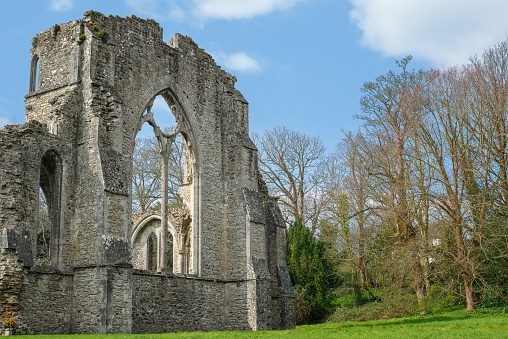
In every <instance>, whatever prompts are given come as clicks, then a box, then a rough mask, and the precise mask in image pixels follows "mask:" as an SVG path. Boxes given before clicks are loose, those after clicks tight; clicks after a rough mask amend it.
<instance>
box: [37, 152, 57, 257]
mask: <svg viewBox="0 0 508 339" xmlns="http://www.w3.org/2000/svg"><path fill="white" fill-rule="evenodd" d="M61 177H62V163H61V160H60V157H59V156H58V154H57V153H56V152H55V151H48V152H46V153H45V154H44V156H43V157H42V159H41V166H40V176H39V191H38V195H39V208H38V211H39V213H38V218H37V219H38V227H37V239H36V250H37V253H36V256H35V257H36V264H37V265H42V266H49V265H50V266H54V267H58V266H59V255H60V254H59V252H60V196H61Z"/></svg>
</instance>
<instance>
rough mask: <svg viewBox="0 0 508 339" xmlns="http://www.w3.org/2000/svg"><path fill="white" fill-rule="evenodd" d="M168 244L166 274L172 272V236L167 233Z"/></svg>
mask: <svg viewBox="0 0 508 339" xmlns="http://www.w3.org/2000/svg"><path fill="white" fill-rule="evenodd" d="M168 237H169V242H168V253H167V257H168V263H167V265H168V272H173V235H172V234H171V232H168Z"/></svg>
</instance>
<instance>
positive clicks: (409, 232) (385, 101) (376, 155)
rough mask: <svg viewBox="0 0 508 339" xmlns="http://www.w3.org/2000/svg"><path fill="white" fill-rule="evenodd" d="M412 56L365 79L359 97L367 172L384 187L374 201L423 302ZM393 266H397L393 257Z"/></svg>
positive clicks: (416, 78)
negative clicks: (414, 171) (415, 181)
mask: <svg viewBox="0 0 508 339" xmlns="http://www.w3.org/2000/svg"><path fill="white" fill-rule="evenodd" d="M410 60H411V57H407V58H404V59H402V60H401V61H399V62H397V65H398V67H399V71H400V72H399V73H396V72H394V71H390V72H388V73H387V74H386V75H383V76H379V77H378V78H376V80H375V81H373V82H367V83H365V84H364V86H363V88H362V91H363V92H364V96H363V97H362V98H361V100H360V104H361V108H362V112H363V114H362V115H361V116H360V117H359V118H361V119H362V120H363V121H364V122H365V123H364V127H365V131H366V137H367V138H368V139H369V140H370V143H371V145H372V146H371V151H370V152H371V156H372V157H373V159H374V164H373V165H372V167H371V168H370V170H369V171H370V173H371V175H372V176H373V177H374V178H375V180H376V181H377V182H378V183H377V187H379V188H384V192H381V194H380V195H379V198H380V199H378V200H377V202H376V203H379V204H382V205H384V206H385V209H386V213H385V217H387V218H388V219H389V220H386V222H385V223H384V224H385V225H386V226H390V225H393V229H392V231H391V232H392V239H393V241H391V243H392V249H391V250H390V251H391V252H393V253H399V254H400V255H401V256H402V257H404V259H407V258H408V257H409V258H411V260H409V262H408V264H409V265H410V267H408V270H410V271H411V272H412V274H411V276H412V278H411V285H412V286H413V288H414V290H415V292H416V295H417V297H418V301H419V304H420V306H421V307H423V297H424V289H423V268H422V267H421V253H420V249H419V248H418V246H417V245H418V234H417V232H416V228H415V227H414V222H415V217H416V213H415V209H414V207H415V206H414V204H413V203H412V201H413V200H414V199H413V198H412V190H411V181H410V172H411V168H412V165H413V164H412V161H413V159H414V158H413V156H412V137H413V135H414V133H415V130H416V128H417V126H418V123H419V120H420V118H421V117H422V116H423V114H424V95H423V94H424V90H425V87H426V78H425V76H424V72H422V71H418V72H416V71H411V70H409V69H408V64H409V62H410ZM394 265H399V264H397V263H395V262H394Z"/></svg>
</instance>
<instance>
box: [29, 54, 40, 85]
mask: <svg viewBox="0 0 508 339" xmlns="http://www.w3.org/2000/svg"><path fill="white" fill-rule="evenodd" d="M38 82H39V56H38V55H37V54H36V55H34V56H33V57H32V62H31V64H30V88H29V92H33V91H36V90H37V87H38Z"/></svg>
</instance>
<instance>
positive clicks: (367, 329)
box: [16, 309, 508, 339]
mask: <svg viewBox="0 0 508 339" xmlns="http://www.w3.org/2000/svg"><path fill="white" fill-rule="evenodd" d="M25 337H26V338H39V337H40V338H43V337H52V338H79V339H81V338H129V339H131V338H132V339H134V338H302V339H309V338H319V339H325V338H461V339H467V338H508V313H503V312H502V311H501V310H496V309H479V310H477V311H476V312H465V311H464V310H456V311H452V312H446V313H440V314H434V315H425V316H413V317H406V318H398V319H389V320H375V321H368V322H344V323H324V324H318V325H305V326H298V327H297V328H296V329H295V330H288V331H270V332H208V333H204V332H191V333H170V334H129V335H126V334H112V335H62V336H17V337H16V338H25Z"/></svg>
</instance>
